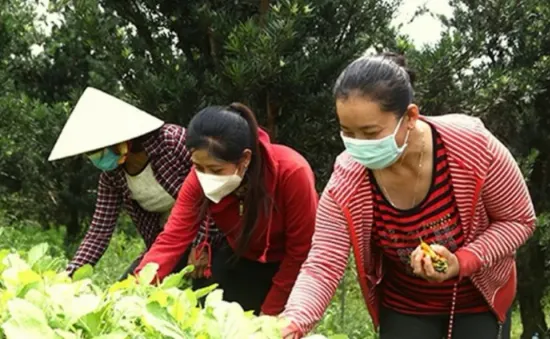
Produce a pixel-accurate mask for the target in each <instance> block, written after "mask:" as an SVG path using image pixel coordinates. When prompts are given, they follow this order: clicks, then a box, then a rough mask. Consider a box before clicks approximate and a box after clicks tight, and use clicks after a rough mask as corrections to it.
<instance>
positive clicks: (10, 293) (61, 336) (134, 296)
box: [0, 244, 346, 339]
mask: <svg viewBox="0 0 550 339" xmlns="http://www.w3.org/2000/svg"><path fill="white" fill-rule="evenodd" d="M63 266H64V265H63V261H62V260H60V259H57V258H53V257H51V256H50V255H48V245H47V244H41V245H38V246H35V247H33V248H32V249H31V250H30V251H28V252H26V253H22V252H18V253H15V252H11V251H9V250H1V251H0V323H1V331H0V338H9V339H22V338H25V339H76V338H94V339H131V338H132V339H133V338H152V339H154V338H174V339H188V338H189V339H191V338H197V339H218V338H219V339H222V338H224V339H225V338H227V339H233V338H234V339H243V338H255V339H270V338H273V339H280V338H281V335H280V332H279V329H280V328H281V326H282V325H283V324H282V323H281V320H280V319H278V318H275V317H268V316H261V317H256V316H254V315H253V314H252V313H251V312H245V311H243V309H242V308H241V307H240V306H239V305H238V304H236V303H228V302H225V301H223V300H222V295H223V294H222V293H223V292H222V291H221V290H219V289H216V286H215V285H214V286H211V287H208V288H205V289H201V290H197V291H192V290H191V289H189V288H188V289H180V288H179V287H180V286H182V285H183V283H184V282H185V280H184V278H183V277H184V275H185V274H186V273H187V272H190V271H191V270H192V269H193V268H192V267H187V268H186V269H184V270H183V271H181V272H179V273H177V274H172V275H171V276H169V277H167V278H166V279H165V280H164V281H163V283H162V284H160V285H158V286H155V285H151V284H150V283H151V282H152V281H153V279H154V277H155V274H156V271H157V268H158V267H157V265H155V264H150V265H147V266H146V267H145V268H144V269H143V270H142V271H141V272H140V274H139V276H138V277H137V278H136V277H132V276H131V277H129V278H128V279H126V280H124V281H121V282H116V283H114V284H113V285H111V286H110V287H108V288H107V289H105V290H103V289H101V288H99V287H98V286H97V285H95V284H94V283H93V281H92V279H91V277H92V273H93V270H92V268H91V266H89V265H87V266H84V267H82V268H81V269H79V270H78V271H77V272H75V274H74V276H73V279H71V278H69V277H68V275H67V273H65V272H64V267H63ZM203 296H206V304H205V307H204V308H201V307H199V305H198V299H199V298H201V297H203ZM310 338H326V337H324V336H320V335H315V336H312V337H310ZM331 338H333V339H336V338H346V337H345V336H333V337H331Z"/></svg>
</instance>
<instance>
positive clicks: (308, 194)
mask: <svg viewBox="0 0 550 339" xmlns="http://www.w3.org/2000/svg"><path fill="white" fill-rule="evenodd" d="M186 145H187V148H188V149H189V150H190V151H191V153H192V155H191V160H192V161H193V163H194V165H195V166H194V168H193V169H192V170H191V172H190V174H189V175H188V176H187V178H186V180H185V182H184V183H183V186H182V188H181V190H180V192H179V195H178V198H177V201H176V204H175V206H174V208H173V209H172V213H171V215H170V217H169V219H168V223H167V225H166V227H165V228H164V231H163V232H162V233H161V234H160V235H159V236H158V238H157V239H156V241H155V243H154V244H153V246H152V248H151V249H150V250H149V252H147V254H146V255H145V257H144V259H143V261H142V262H141V263H140V265H139V266H138V269H137V271H139V270H140V269H142V268H143V267H144V266H145V265H146V264H148V263H151V262H154V263H157V264H159V266H160V267H159V270H158V275H159V278H160V279H163V278H164V277H165V276H166V275H167V274H168V273H169V272H171V271H172V268H173V267H174V265H176V263H177V262H178V259H179V258H180V257H181V255H182V253H184V252H185V250H186V249H187V248H188V247H189V245H190V244H191V242H192V241H193V239H194V238H195V236H196V234H197V232H198V230H199V226H198V223H197V222H198V221H199V220H201V219H202V218H203V217H204V216H205V215H206V214H207V213H209V214H210V216H211V217H212V218H213V219H214V221H215V222H216V225H217V226H218V228H219V230H221V231H222V232H223V233H224V234H225V235H226V239H227V244H226V245H225V246H220V247H221V248H220V249H219V250H216V254H215V255H213V256H212V257H213V258H214V261H213V262H212V263H209V265H208V267H209V268H210V266H211V271H210V272H207V273H211V274H212V280H213V282H216V283H218V284H219V285H220V288H221V289H223V290H224V299H225V300H228V301H236V302H238V303H239V304H240V305H241V306H242V307H243V308H244V309H245V310H254V311H255V313H256V314H259V313H264V314H268V315H276V314H279V313H280V312H281V311H282V310H283V307H284V305H285V303H286V300H287V298H288V295H289V293H290V291H291V289H292V286H293V285H294V282H295V280H296V277H297V275H298V271H299V270H300V266H301V265H302V263H303V261H304V260H305V259H306V257H307V254H308V252H309V249H310V246H311V237H312V235H313V228H314V225H315V213H316V208H317V200H318V197H317V193H316V191H315V181H314V176H313V172H312V170H311V168H310V166H309V164H308V163H307V161H306V160H305V159H304V158H303V157H302V156H301V155H300V154H298V153H297V152H296V151H294V150H292V149H291V148H288V147H286V146H282V145H277V144H272V143H271V142H270V140H269V137H268V135H267V134H266V133H265V132H264V131H263V130H261V129H260V128H259V127H258V124H257V122H256V119H255V117H254V114H253V113H252V112H251V111H250V109H249V108H247V107H246V106H244V105H241V104H233V105H231V106H230V107H207V108H205V109H203V110H202V111H201V112H199V113H198V114H197V115H196V116H195V117H194V118H193V119H192V120H191V122H190V124H189V127H188V129H187V140H186ZM207 231H208V230H207ZM207 236H208V232H207ZM202 244H203V246H205V247H206V249H207V250H208V252H210V248H209V245H208V242H206V240H205V241H203V243H202Z"/></svg>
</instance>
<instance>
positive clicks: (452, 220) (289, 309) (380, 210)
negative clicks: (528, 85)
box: [283, 55, 535, 339]
mask: <svg viewBox="0 0 550 339" xmlns="http://www.w3.org/2000/svg"><path fill="white" fill-rule="evenodd" d="M404 66H405V63H404V59H402V58H397V57H396V56H395V55H385V56H381V57H371V58H368V57H361V58H359V59H357V60H355V61H354V62H353V63H351V64H350V65H349V66H348V67H347V68H346V69H345V70H344V71H343V72H342V74H341V75H340V77H339V79H338V81H337V82H336V85H335V88H334V94H335V98H336V109H337V114H338V119H339V122H340V127H341V134H342V135H341V136H342V140H343V142H344V145H345V147H346V151H345V152H344V153H342V154H341V155H340V156H339V157H338V159H337V160H336V164H335V168H334V172H333V174H332V176H331V179H330V181H329V183H328V185H327V187H326V188H325V191H324V193H323V195H322V198H321V201H320V204H319V209H318V212H317V224H316V229H315V235H314V237H313V242H312V249H311V251H310V253H309V256H308V259H307V260H306V262H305V263H304V265H303V266H302V269H301V273H300V276H299V277H298V280H297V282H296V285H295V287H294V289H293V291H292V294H291V296H290V298H289V301H288V303H287V305H286V309H285V312H284V314H283V316H284V317H286V318H287V319H288V320H289V321H290V326H289V327H287V328H286V329H285V331H284V334H285V338H300V337H301V336H302V335H303V334H304V333H306V332H308V331H309V330H310V329H311V328H312V326H313V325H314V323H315V322H316V321H318V320H319V319H320V318H321V316H322V314H323V312H324V310H325V309H326V307H327V305H328V303H329V301H330V299H331V297H332V295H333V294H334V291H335V289H336V287H337V285H338V282H339V280H340V278H341V277H342V275H343V273H344V270H345V267H346V263H347V261H348V255H349V248H350V244H351V247H352V249H353V253H354V258H355V262H356V264H357V271H358V276H359V283H360V286H361V290H362V292H363V296H364V298H365V302H366V305H367V308H368V311H369V313H370V315H371V317H372V319H373V323H374V325H375V327H377V328H379V333H380V338H381V339H441V338H443V337H445V336H447V337H448V338H451V337H452V338H455V339H466V338H468V339H490V338H510V319H509V311H510V308H511V305H512V302H513V300H514V296H515V287H516V266H515V261H514V253H515V251H516V249H517V248H518V247H519V246H521V245H522V244H523V243H524V242H525V241H526V240H527V239H528V238H529V237H530V236H531V234H532V233H533V230H534V224H535V214H534V210H533V206H532V202H531V199H530V197H529V192H528V190H527V187H526V185H525V182H524V179H523V177H522V174H521V172H520V170H519V168H518V166H517V164H516V162H515V161H514V159H513V157H512V156H511V154H510V152H509V151H508V150H507V149H506V148H505V147H504V146H503V145H502V143H500V142H499V141H498V140H497V139H496V138H495V137H494V136H493V135H492V134H491V133H490V132H489V131H488V130H487V129H486V128H485V127H484V126H483V124H482V122H481V121H480V120H479V119H477V118H472V117H468V116H465V115H458V114H450V115H444V116H440V117H424V116H421V115H420V114H419V109H418V107H417V106H416V105H415V104H414V103H413V89H412V83H411V80H414V77H413V75H412V74H411V73H408V72H407V71H406V69H405V67H404ZM422 242H424V243H425V244H430V245H431V246H425V247H424V250H423V247H422V246H421V243H422Z"/></svg>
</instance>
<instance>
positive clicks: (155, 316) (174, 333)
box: [145, 302, 186, 339]
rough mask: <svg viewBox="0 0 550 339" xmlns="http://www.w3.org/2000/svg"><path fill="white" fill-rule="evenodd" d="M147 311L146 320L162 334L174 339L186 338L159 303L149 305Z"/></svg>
mask: <svg viewBox="0 0 550 339" xmlns="http://www.w3.org/2000/svg"><path fill="white" fill-rule="evenodd" d="M145 309H146V312H145V320H146V321H147V323H149V324H150V325H151V326H152V327H153V328H155V329H156V330H157V331H159V332H160V333H161V334H163V335H165V336H167V337H170V338H174V339H185V338H186V335H185V333H184V332H183V331H182V330H181V329H180V328H179V326H178V325H177V324H176V322H175V321H174V319H173V318H172V317H171V316H170V314H169V313H168V311H166V309H165V308H163V307H162V306H161V305H160V304H159V303H158V302H151V303H148V304H147V306H146V307H145Z"/></svg>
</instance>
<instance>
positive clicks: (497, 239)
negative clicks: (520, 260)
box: [456, 135, 536, 277]
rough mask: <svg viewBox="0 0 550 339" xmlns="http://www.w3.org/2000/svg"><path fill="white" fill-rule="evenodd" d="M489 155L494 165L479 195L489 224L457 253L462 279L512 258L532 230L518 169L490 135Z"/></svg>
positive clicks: (530, 205)
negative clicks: (490, 154) (504, 258)
mask: <svg viewBox="0 0 550 339" xmlns="http://www.w3.org/2000/svg"><path fill="white" fill-rule="evenodd" d="M489 151H490V152H491V153H492V154H493V161H492V163H491V166H490V167H489V171H488V173H487V178H486V179H485V183H484V185H483V189H482V193H481V194H482V199H483V204H484V205H485V209H486V210H487V214H488V215H489V221H490V223H489V226H488V227H487V229H485V230H484V231H483V232H482V233H481V235H480V236H479V237H478V238H477V239H475V240H474V241H473V242H471V243H470V244H468V245H467V246H466V247H462V248H460V249H459V250H458V251H457V252H456V256H457V258H458V262H459V264H460V276H461V277H469V276H471V275H472V274H474V273H476V272H477V271H479V270H482V269H485V268H488V267H491V266H492V265H493V264H494V263H495V262H498V261H499V260H500V259H502V258H503V257H505V256H508V255H512V254H513V253H514V252H515V251H516V250H517V249H518V248H519V247H520V246H521V245H523V244H524V243H525V242H526V241H527V239H529V237H530V236H531V235H532V234H533V232H534V230H535V220H536V216H535V210H534V208H533V203H532V201H531V197H530V196H529V190H528V189H527V185H526V184H525V179H524V178H523V175H522V173H521V170H520V169H519V166H518V165H517V163H516V161H515V160H514V158H513V157H512V154H510V151H508V149H507V148H506V147H505V146H504V145H503V144H502V143H501V142H500V141H498V139H497V138H495V137H494V136H492V135H491V136H490V139H489Z"/></svg>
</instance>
